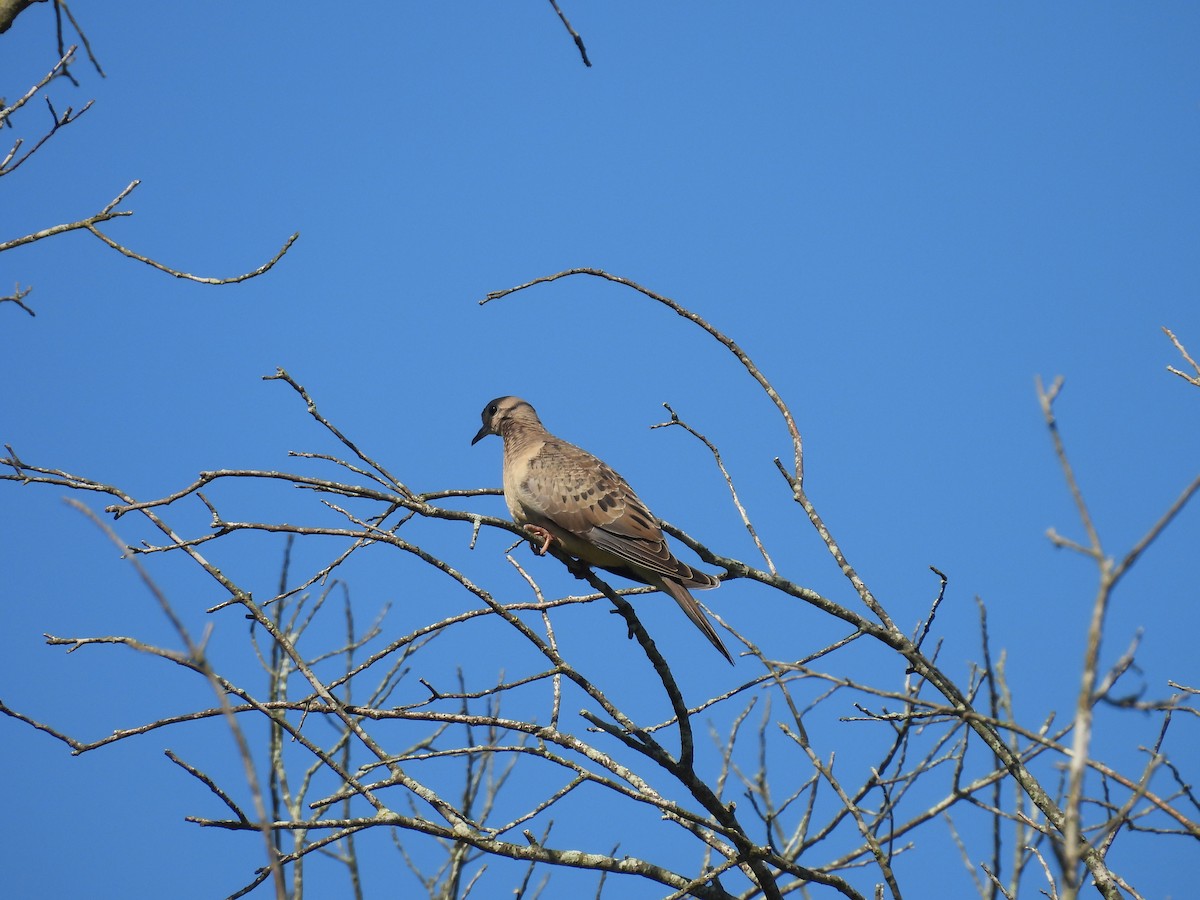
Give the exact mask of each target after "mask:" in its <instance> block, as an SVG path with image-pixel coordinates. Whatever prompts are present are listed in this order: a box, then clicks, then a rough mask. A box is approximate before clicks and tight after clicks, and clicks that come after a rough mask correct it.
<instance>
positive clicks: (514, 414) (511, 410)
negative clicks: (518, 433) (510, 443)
mask: <svg viewBox="0 0 1200 900" xmlns="http://www.w3.org/2000/svg"><path fill="white" fill-rule="evenodd" d="M481 417H482V419H483V427H482V428H480V429H479V431H477V432H476V433H475V437H473V438H472V439H471V443H472V444H474V443H476V442H477V441H479V440H481V439H483V438H485V437H487V436H488V435H489V434H498V435H500V436H501V437H504V435H505V434H506V433H507V432H508V431H509V430H510V429H513V428H524V427H527V426H532V427H535V428H538V429H541V428H542V423H541V420H540V419H538V416H537V413H536V412H534V411H533V407H532V406H530V405H529V404H528V403H526V402H525V401H524V400H522V399H521V398H520V397H497V398H496V399H495V400H493V401H491V402H490V403H488V405H487V406H485V407H484V408H483V413H482V416H481Z"/></svg>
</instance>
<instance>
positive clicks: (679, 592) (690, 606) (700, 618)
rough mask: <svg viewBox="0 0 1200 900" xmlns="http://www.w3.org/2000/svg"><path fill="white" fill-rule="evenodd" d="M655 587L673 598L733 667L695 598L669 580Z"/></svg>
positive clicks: (714, 630)
mask: <svg viewBox="0 0 1200 900" xmlns="http://www.w3.org/2000/svg"><path fill="white" fill-rule="evenodd" d="M655 587H657V588H659V589H660V590H664V591H666V592H667V593H668V594H670V595H671V596H672V597H674V598H675V602H676V603H678V604H679V607H680V609H682V610H683V611H684V612H685V613H687V617H688V618H689V619H691V620H692V623H693V624H694V625H695V626H696V627H697V628H699V629H700V630H701V631H702V632H704V636H705V637H706V638H708V641H709V643H711V644H712V645H713V646H714V647H716V648H717V649H718V650H720V651H721V655H722V656H724V657H725V658H726V659H727V660H729V664H730V665H733V657H732V656H730V655H729V651H728V650H726V649H725V645H724V644H722V643H721V638H720V636H719V635H718V634H717V632H716V629H714V628H713V627H712V623H711V622H709V621H708V618H707V617H706V616H705V615H704V611H703V610H702V609H700V604H699V603H697V602H696V598H695V597H693V596H692V595H691V594H689V593H688V589H687V588H685V587H684V586H683V585H682V584H680V583H679V582H678V581H672V580H671V579H670V578H663V579H661V583H660V584H657V585H655Z"/></svg>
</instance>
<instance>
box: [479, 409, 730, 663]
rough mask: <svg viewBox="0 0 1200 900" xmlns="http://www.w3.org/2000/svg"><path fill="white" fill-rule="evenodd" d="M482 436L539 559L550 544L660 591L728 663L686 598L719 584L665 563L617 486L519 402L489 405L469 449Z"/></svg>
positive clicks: (643, 511) (655, 532) (666, 557)
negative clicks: (495, 439)
mask: <svg viewBox="0 0 1200 900" xmlns="http://www.w3.org/2000/svg"><path fill="white" fill-rule="evenodd" d="M489 434H498V435H500V437H501V438H503V439H504V500H505V502H506V503H507V504H508V511H509V512H510V513H511V514H512V517H513V521H514V522H515V523H516V524H518V525H521V526H523V527H524V529H525V530H526V531H527V532H529V533H530V534H531V535H533V536H535V537H536V538H538V541H539V543H540V546H539V544H535V550H536V551H537V552H538V554H539V555H540V554H543V553H545V552H546V551H547V549H549V547H550V545H551V543H553V542H557V543H558V545H559V546H560V547H561V549H562V550H563V552H565V553H567V554H568V555H570V556H573V557H576V558H578V559H580V560H582V561H583V562H585V563H588V564H589V565H593V566H598V567H600V568H602V569H606V570H608V571H609V572H613V573H615V574H617V575H622V576H624V577H626V578H631V579H633V580H634V581H640V582H642V583H643V584H649V585H652V586H654V587H656V588H658V589H659V590H660V591H665V592H666V593H668V594H670V595H671V596H672V597H673V598H675V602H676V603H678V604H679V605H680V606H681V607H682V608H683V611H684V612H685V613H687V617H688V618H689V619H691V620H692V622H693V623H695V625H696V627H697V628H699V629H700V630H701V631H702V632H704V636H705V637H706V638H708V640H709V641H710V642H711V643H712V645H713V646H714V647H716V648H717V649H718V650H720V651H721V654H722V655H723V656H724V657H725V658H726V659H727V660H729V661H730V662H731V663H732V662H733V658H732V657H731V656H730V655H729V651H728V650H726V649H725V645H724V644H722V643H721V638H720V637H718V636H717V632H716V631H715V630H714V629H713V627H712V625H711V624H709V621H708V619H706V618H705V616H704V613H703V612H701V611H700V606H699V604H698V603H696V600H695V598H693V597H692V595H691V594H690V593H688V588H698V589H707V588H714V587H717V585H719V584H720V582H719V581H718V580H717V579H716V578H714V577H713V576H712V575H709V574H707V573H705V572H698V571H696V570H695V569H693V568H691V567H690V566H688V565H685V564H684V563H681V562H680V561H679V560H677V559H676V558H675V557H674V556H673V555H672V553H671V551H670V550H669V549H668V548H667V541H666V538H664V537H663V533H662V529H660V528H659V527H658V523H657V522H656V521H655V518H654V516H653V515H651V514H650V510H648V509H647V508H646V504H644V503H643V502H642V501H641V500H639V499H638V496H637V494H635V493H634V492H633V488H631V487H630V486H629V484H628V482H626V481H625V479H624V478H622V477H621V476H620V475H618V474H617V473H616V472H614V471H613V470H612V469H610V468H609V467H608V466H607V465H605V464H604V463H603V462H601V461H600V460H598V459H596V457H594V456H592V454H590V453H588V452H587V451H586V450H582V449H580V448H579V447H576V446H574V445H573V444H568V443H567V442H566V441H562V440H559V439H558V438H556V437H555V436H554V435H552V434H551V433H550V432H548V431H547V430H546V428H545V426H543V425H542V422H541V420H540V419H539V418H538V416H537V413H536V412H534V409H533V407H532V406H530V405H529V404H528V403H526V402H525V401H524V400H522V399H520V398H519V397H497V398H496V399H495V400H493V401H492V402H490V403H489V404H488V405H487V406H485V407H484V408H483V427H482V428H480V429H479V432H478V433H477V434H476V435H475V437H474V438H473V439H472V440H471V443H472V444H475V443H476V442H478V441H479V440H480V439H482V438H484V437H486V436H487V435H489Z"/></svg>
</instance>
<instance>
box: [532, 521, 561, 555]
mask: <svg viewBox="0 0 1200 900" xmlns="http://www.w3.org/2000/svg"><path fill="white" fill-rule="evenodd" d="M525 530H526V531H527V532H529V533H530V534H531V535H533V536H534V537H536V538H538V539H539V540H540V541H541V542H542V545H541V546H540V547H539V546H538V545H537V543H534V545H533V552H534V553H536V554H537V555H538V556H545V555H546V551H547V550H549V549H550V542H551V541H552V540H554V535H552V534H551V533H550V532H549V531H547V530H546V529H545V528H543V527H542V526H541V525H526V526H525Z"/></svg>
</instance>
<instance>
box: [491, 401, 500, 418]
mask: <svg viewBox="0 0 1200 900" xmlns="http://www.w3.org/2000/svg"><path fill="white" fill-rule="evenodd" d="M499 411H500V407H499V406H497V405H496V404H495V403H493V404H492V405H491V406H489V407H488V415H489V416H494V415H495V414H496V413H497V412H499Z"/></svg>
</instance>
